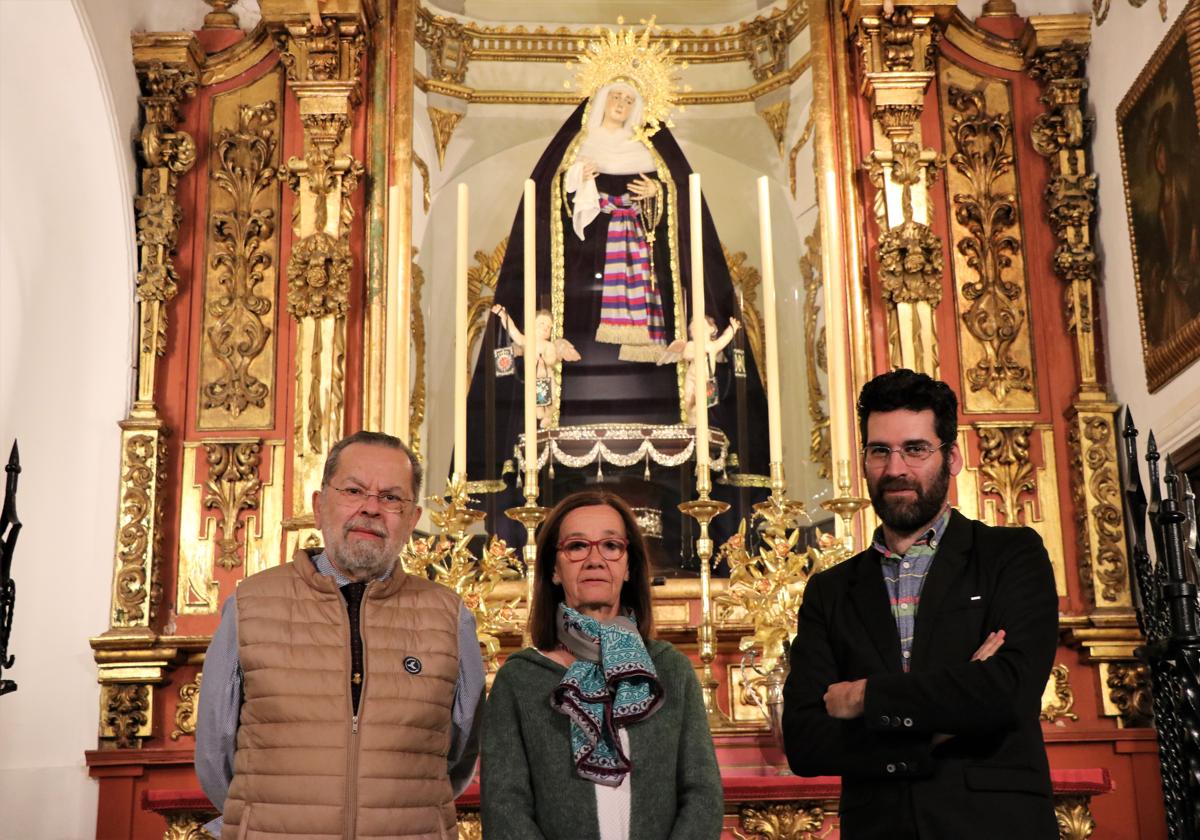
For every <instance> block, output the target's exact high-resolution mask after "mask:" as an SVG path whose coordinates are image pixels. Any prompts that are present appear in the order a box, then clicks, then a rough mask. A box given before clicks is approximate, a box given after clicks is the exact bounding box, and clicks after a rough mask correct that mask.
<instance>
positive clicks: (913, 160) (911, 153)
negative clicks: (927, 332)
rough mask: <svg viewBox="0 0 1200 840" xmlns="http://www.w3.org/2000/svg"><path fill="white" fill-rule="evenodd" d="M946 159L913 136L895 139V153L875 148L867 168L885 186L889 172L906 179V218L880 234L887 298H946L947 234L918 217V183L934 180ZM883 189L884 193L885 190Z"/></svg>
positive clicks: (929, 300) (897, 180) (932, 303)
mask: <svg viewBox="0 0 1200 840" xmlns="http://www.w3.org/2000/svg"><path fill="white" fill-rule="evenodd" d="M941 165H942V162H941V160H940V158H939V156H938V155H937V154H936V153H935V152H934V151H933V150H932V149H922V148H921V147H920V146H919V145H918V144H916V143H911V142H894V143H892V151H891V153H890V154H881V153H879V152H878V151H877V152H873V153H872V156H871V158H870V160H869V161H868V164H867V166H868V169H867V174H868V176H869V177H870V179H871V183H872V184H874V185H875V187H876V188H877V189H879V190H881V191H882V190H883V189H884V188H885V186H886V180H887V177H886V176H887V175H888V174H889V173H890V175H891V181H892V182H893V183H895V184H898V185H900V187H901V191H900V202H901V214H902V217H903V221H902V222H901V223H900V224H899V225H896V226H895V227H891V228H888V229H886V230H884V231H883V232H882V233H881V234H880V236H879V245H878V246H877V254H878V258H879V274H880V283H881V285H882V287H883V297H884V300H886V301H888V302H889V303H892V304H897V303H928V304H929V305H930V306H933V307H936V306H937V305H938V304H939V303H940V302H941V299H942V285H941V280H942V270H943V263H942V240H941V237H939V236H938V235H937V234H936V233H934V232H933V230H932V229H931V228H930V227H929V226H928V225H926V224H923V223H921V222H917V221H915V220H914V219H913V188H914V187H915V186H917V185H918V184H920V183H921V182H922V180H923V179H928V181H927V185H930V184H932V182H933V179H934V177H936V174H937V169H938V168H940V167H941ZM881 194H882V193H881Z"/></svg>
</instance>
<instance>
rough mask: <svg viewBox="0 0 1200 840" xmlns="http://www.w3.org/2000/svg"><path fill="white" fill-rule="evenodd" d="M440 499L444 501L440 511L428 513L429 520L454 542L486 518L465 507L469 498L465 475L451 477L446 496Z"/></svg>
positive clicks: (484, 514)
mask: <svg viewBox="0 0 1200 840" xmlns="http://www.w3.org/2000/svg"><path fill="white" fill-rule="evenodd" d="M442 498H444V499H445V501H444V502H442V509H441V510H433V511H430V512H429V518H430V519H432V520H433V524H434V525H436V526H438V528H439V529H441V531H442V533H443V534H445V535H446V536H447V537H449V538H450V539H451V540H452V541H454V542H458V541H459V540H461V539H462V538H463V536H464V535H465V534H466V533H467V529H468V528H470V527H471V526H472V525H474V524H475V523H476V522H478V521H480V520H481V519H484V518H485V517H486V516H487V514H486V513H484V512H483V511H481V510H475V508H472V507H468V506H467V501H468V499H469V497H468V496H467V477H466V476H465V475H460V474H459V473H454V474H453V475H451V476H450V484H449V485H447V487H446V494H445V495H444V496H443V497H442Z"/></svg>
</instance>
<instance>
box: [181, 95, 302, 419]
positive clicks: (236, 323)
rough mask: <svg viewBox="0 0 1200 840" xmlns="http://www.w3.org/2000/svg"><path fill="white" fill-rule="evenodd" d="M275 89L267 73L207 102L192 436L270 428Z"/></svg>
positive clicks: (276, 207)
mask: <svg viewBox="0 0 1200 840" xmlns="http://www.w3.org/2000/svg"><path fill="white" fill-rule="evenodd" d="M281 81H282V80H281V78H280V74H279V73H277V72H276V73H270V74H268V75H267V76H264V77H263V78H262V79H260V80H258V81H257V82H255V83H253V84H251V85H249V86H248V87H247V88H245V89H242V90H237V91H231V92H230V93H227V94H222V95H218V96H216V97H214V101H213V109H212V113H213V118H212V119H213V129H214V130H213V132H212V136H213V137H214V143H213V149H212V155H211V160H212V167H211V170H212V175H211V186H210V189H209V218H210V219H211V222H210V225H209V233H208V254H209V256H208V260H207V262H208V266H209V271H208V273H207V276H206V278H205V284H204V296H205V303H204V311H203V327H202V329H203V335H204V340H203V341H202V342H201V347H200V385H199V387H200V393H199V398H198V406H199V408H198V411H199V418H198V421H197V425H198V427H199V428H200V429H225V428H269V427H270V426H272V425H273V424H274V400H272V399H271V385H270V383H272V382H274V377H275V342H274V341H272V340H271V339H272V336H273V330H272V328H271V324H272V323H273V319H272V317H271V312H272V311H273V310H274V309H275V297H276V291H275V290H276V286H277V283H276V282H275V273H276V269H275V264H276V263H275V261H276V253H277V249H278V240H277V238H276V236H275V224H276V219H277V218H278V216H279V202H280V199H279V190H278V188H277V187H276V177H277V175H276V170H277V168H278V165H279V160H278V154H277V150H278V143H277V140H276V135H277V128H278V105H277V102H278V101H279V100H280V98H281V89H280V86H281ZM264 97H265V101H262V100H263V98H264ZM252 102H258V104H249V103H252ZM222 124H224V127H219V128H218V126H221V125H222Z"/></svg>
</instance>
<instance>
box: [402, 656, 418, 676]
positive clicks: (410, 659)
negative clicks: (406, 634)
mask: <svg viewBox="0 0 1200 840" xmlns="http://www.w3.org/2000/svg"><path fill="white" fill-rule="evenodd" d="M404 670H405V671H408V673H410V674H419V673H421V660H420V659H417V657H415V656H406V657H404Z"/></svg>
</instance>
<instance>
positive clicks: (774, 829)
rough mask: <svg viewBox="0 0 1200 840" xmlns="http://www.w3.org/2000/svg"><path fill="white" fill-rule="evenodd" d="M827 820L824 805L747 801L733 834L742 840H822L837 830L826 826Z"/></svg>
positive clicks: (739, 812)
mask: <svg viewBox="0 0 1200 840" xmlns="http://www.w3.org/2000/svg"><path fill="white" fill-rule="evenodd" d="M825 822H826V813H825V809H824V808H821V807H820V806H817V807H813V808H805V807H803V805H801V804H800V803H788V804H775V805H743V806H742V807H741V808H740V809H739V810H738V826H737V828H735V829H733V836H734V837H736V838H738V840H820V838H823V837H827V836H828V835H829V834H830V832H831V831H832V830H833V827H832V826H829V827H828V828H826V827H825ZM822 829H824V831H822Z"/></svg>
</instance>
